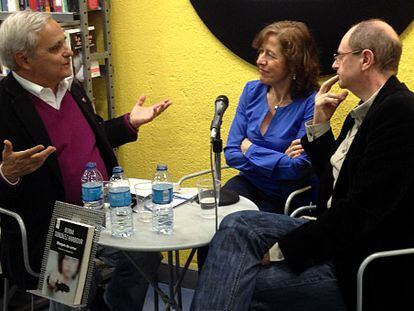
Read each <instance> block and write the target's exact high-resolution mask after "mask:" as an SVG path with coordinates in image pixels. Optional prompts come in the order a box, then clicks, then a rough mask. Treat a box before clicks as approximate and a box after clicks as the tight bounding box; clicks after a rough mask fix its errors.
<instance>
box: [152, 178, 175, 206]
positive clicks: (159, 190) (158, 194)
mask: <svg viewBox="0 0 414 311" xmlns="http://www.w3.org/2000/svg"><path fill="white" fill-rule="evenodd" d="M172 199H173V185H172V184H171V183H162V184H155V185H153V186H152V202H154V203H155V204H168V203H171V202H172Z"/></svg>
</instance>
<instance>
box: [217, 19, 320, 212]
mask: <svg viewBox="0 0 414 311" xmlns="http://www.w3.org/2000/svg"><path fill="white" fill-rule="evenodd" d="M253 47H254V48H256V49H257V50H258V57H257V66H258V70H259V80H258V81H252V82H248V83H247V84H246V86H245V88H244V90H243V93H242V95H241V97H240V101H239V105H238V107H237V112H236V115H235V117H234V120H233V123H232V126H231V128H230V132H229V136H228V140H227V146H226V148H225V150H224V153H225V157H226V161H227V164H228V165H229V166H231V167H233V168H235V169H238V170H239V171H240V174H239V175H237V176H235V177H233V178H232V179H230V180H229V181H228V182H227V183H226V185H225V186H224V188H226V189H231V190H234V191H236V192H237V193H239V194H240V195H243V196H245V197H247V198H249V199H250V200H252V201H253V202H255V203H256V204H257V205H258V207H259V208H260V210H263V211H267V212H276V213H282V212H283V207H284V205H285V201H286V198H287V196H288V195H289V194H290V193H291V192H292V191H294V190H296V189H298V188H301V187H303V186H305V185H308V184H309V183H310V182H311V178H312V170H311V165H310V161H309V159H308V157H307V156H306V154H304V153H303V149H302V146H301V145H300V140H299V139H300V137H302V136H303V135H305V122H306V121H308V120H311V119H312V118H313V106H314V97H315V94H316V92H315V90H317V88H318V83H317V77H318V74H319V60H318V53H317V49H316V44H315V41H314V39H313V37H312V35H311V33H310V31H309V29H308V28H307V27H306V25H305V24H303V23H301V22H293V21H282V22H275V23H273V24H270V25H268V26H267V27H265V28H264V29H263V30H261V31H260V33H259V34H258V35H257V36H256V38H255V39H254V41H253ZM307 203H309V201H308V202H307Z"/></svg>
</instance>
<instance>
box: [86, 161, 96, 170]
mask: <svg viewBox="0 0 414 311" xmlns="http://www.w3.org/2000/svg"><path fill="white" fill-rule="evenodd" d="M94 168H96V162H88V163H86V169H87V170H89V169H94Z"/></svg>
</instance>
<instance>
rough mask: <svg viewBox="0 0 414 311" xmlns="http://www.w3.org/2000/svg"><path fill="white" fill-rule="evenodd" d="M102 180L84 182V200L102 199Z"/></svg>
mask: <svg viewBox="0 0 414 311" xmlns="http://www.w3.org/2000/svg"><path fill="white" fill-rule="evenodd" d="M102 186H103V185H102V182H96V181H92V182H87V183H83V184H82V200H83V201H84V202H94V201H99V200H102V198H103V191H102V190H103V189H102Z"/></svg>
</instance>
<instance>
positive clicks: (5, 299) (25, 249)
mask: <svg viewBox="0 0 414 311" xmlns="http://www.w3.org/2000/svg"><path fill="white" fill-rule="evenodd" d="M0 214H3V215H6V216H9V217H12V218H14V219H15V220H16V222H17V224H18V225H19V228H20V233H21V238H22V250H23V262H24V267H25V268H26V271H27V272H28V273H29V274H30V275H32V276H34V277H37V278H38V277H39V273H37V272H35V271H33V269H32V268H31V266H30V262H29V249H28V245H27V231H26V226H25V224H24V222H23V219H22V218H21V217H20V215H19V214H17V213H15V212H12V211H9V210H8V209H4V208H1V207H0ZM9 287H10V285H9V281H8V280H7V278H4V293H3V311H7V310H8V302H9V300H10V298H9V297H10V296H11V295H13V293H14V292H15V290H16V287H12V288H11V289H10V288H9ZM31 310H32V311H33V310H34V299H33V295H32V294H31Z"/></svg>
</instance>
